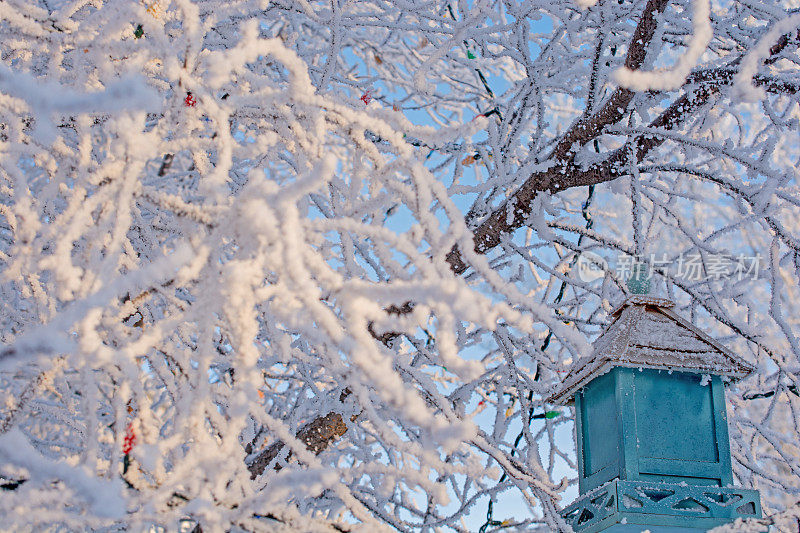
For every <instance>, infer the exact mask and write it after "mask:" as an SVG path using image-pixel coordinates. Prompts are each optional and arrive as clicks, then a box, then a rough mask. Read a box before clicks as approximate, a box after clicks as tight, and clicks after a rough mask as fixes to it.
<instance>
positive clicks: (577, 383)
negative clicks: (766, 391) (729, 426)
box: [548, 295, 753, 404]
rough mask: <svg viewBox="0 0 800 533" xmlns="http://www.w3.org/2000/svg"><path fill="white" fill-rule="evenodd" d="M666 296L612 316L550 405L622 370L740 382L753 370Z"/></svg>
mask: <svg viewBox="0 0 800 533" xmlns="http://www.w3.org/2000/svg"><path fill="white" fill-rule="evenodd" d="M674 306H675V303H674V302H672V301H671V300H668V299H666V298H656V297H654V296H646V295H633V296H630V297H628V298H627V299H626V300H625V301H624V302H623V303H622V304H621V305H619V306H618V307H617V308H616V309H614V310H613V311H612V312H611V317H612V321H611V324H610V325H609V326H608V327H607V328H606V329H605V331H604V332H603V333H602V334H601V335H600V337H598V339H597V340H596V341H595V342H594V350H593V352H592V354H591V355H590V356H589V357H585V358H583V359H581V360H579V361H578V362H577V363H576V364H574V365H573V367H572V370H570V372H569V374H567V376H566V377H565V378H564V381H562V382H561V384H560V385H559V386H558V387H557V388H556V390H555V391H554V392H553V393H552V395H551V396H550V398H549V399H548V403H553V404H562V403H567V402H569V401H570V400H571V399H572V397H573V395H574V394H575V392H577V391H578V390H579V389H580V388H582V387H583V386H584V385H586V384H587V383H588V382H589V381H591V380H592V379H594V378H595V377H597V376H599V375H601V374H604V373H605V372H608V370H609V369H611V368H612V367H616V366H625V367H633V368H657V369H663V370H681V371H689V372H701V373H705V374H715V375H719V376H727V377H729V378H732V379H739V378H742V377H744V376H746V375H747V374H749V373H750V372H752V370H753V368H752V367H751V366H750V365H749V364H748V363H747V362H745V361H743V360H742V359H740V358H738V357H736V356H735V355H733V354H732V353H731V352H729V351H728V349H727V348H725V347H724V346H722V345H721V344H719V343H718V342H717V341H715V340H714V339H712V338H711V337H709V336H708V335H706V334H705V333H703V332H702V331H700V330H699V329H698V328H697V327H695V326H694V325H692V324H691V323H690V322H688V321H687V320H685V319H684V318H682V317H681V316H679V315H677V314H676V313H675V312H673V311H672V307H674Z"/></svg>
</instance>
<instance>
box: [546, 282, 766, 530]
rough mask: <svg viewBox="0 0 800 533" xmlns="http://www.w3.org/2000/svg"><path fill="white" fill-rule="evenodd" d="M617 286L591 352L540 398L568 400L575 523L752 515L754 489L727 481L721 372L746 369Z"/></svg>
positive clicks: (637, 526) (657, 524)
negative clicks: (572, 419)
mask: <svg viewBox="0 0 800 533" xmlns="http://www.w3.org/2000/svg"><path fill="white" fill-rule="evenodd" d="M673 306H674V304H673V302H671V301H670V300H667V299H664V298H655V297H652V296H646V295H633V296H631V297H629V298H628V299H627V300H626V301H625V302H624V303H623V304H622V305H620V306H619V307H618V308H617V309H616V310H615V311H613V312H612V314H611V319H612V322H611V324H610V326H609V327H608V328H607V329H606V330H605V332H604V333H603V334H602V335H601V336H600V337H599V338H598V339H597V341H596V342H595V344H594V351H593V353H592V355H591V356H589V357H588V358H585V359H583V360H581V361H579V362H578V363H577V364H576V365H574V367H573V369H572V370H571V371H570V373H569V374H568V375H567V376H566V377H565V378H564V381H563V382H562V383H561V385H560V386H559V388H558V389H557V390H556V391H555V392H554V393H553V394H552V396H551V397H550V399H549V401H550V402H551V403H553V404H564V403H570V402H573V401H574V404H575V412H576V435H577V451H578V474H579V491H580V495H581V496H580V498H579V499H578V500H577V501H576V502H575V503H573V504H572V505H570V506H569V507H567V508H566V509H565V510H564V513H563V516H564V518H565V519H566V520H567V522H568V523H570V524H571V525H572V528H573V529H574V530H575V531H576V532H580V533H595V532H599V531H603V532H609V533H610V532H615V533H616V532H636V533H639V532H641V531H642V530H646V529H649V530H650V532H651V533H673V532H674V533H678V532H691V531H695V532H696V531H707V530H709V529H711V528H713V527H716V526H719V525H722V524H724V523H727V522H731V521H733V520H735V519H736V518H738V517H743V518H749V517H760V516H761V502H760V498H759V494H758V491H755V490H749V489H743V488H736V487H734V486H733V476H732V472H731V457H730V444H729V440H728V424H727V417H726V409H725V392H724V388H723V387H724V384H725V382H726V381H731V380H734V379H738V378H741V377H743V376H745V375H746V374H748V373H749V372H751V371H752V368H751V367H750V366H749V365H748V364H747V363H746V362H744V361H742V360H741V359H739V358H738V357H736V356H734V355H733V354H732V353H730V352H729V351H728V350H727V349H726V348H724V347H723V346H721V345H720V344H718V343H717V342H716V341H714V340H713V339H711V338H710V337H709V336H707V335H706V334H704V333H703V332H701V331H700V330H699V329H697V328H696V327H695V326H694V325H692V324H691V323H689V322H688V321H686V320H684V319H683V318H682V317H680V316H679V315H677V314H675V313H674V312H673V311H672V307H673Z"/></svg>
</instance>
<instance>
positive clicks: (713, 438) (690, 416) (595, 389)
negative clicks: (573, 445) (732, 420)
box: [575, 367, 733, 494]
mask: <svg viewBox="0 0 800 533" xmlns="http://www.w3.org/2000/svg"><path fill="white" fill-rule="evenodd" d="M575 407H576V414H577V416H576V424H577V426H576V430H577V435H578V459H579V461H578V463H579V465H578V466H579V474H580V479H579V489H580V491H581V493H582V494H583V493H585V492H588V491H590V490H592V489H594V488H596V487H599V486H601V485H603V484H604V483H606V482H608V481H610V480H612V479H614V478H620V479H623V480H638V481H654V482H664V483H682V482H685V483H689V484H692V485H716V486H726V485H729V484H731V483H732V481H733V480H732V475H731V464H730V448H729V440H728V428H727V418H726V413H725V397H724V390H723V384H722V381H721V378H720V377H719V376H702V375H700V374H697V373H694V372H669V371H666V370H654V369H642V370H639V369H635V368H623V367H616V368H613V369H612V370H611V371H610V372H608V373H606V374H604V375H602V376H598V377H597V378H595V379H594V380H592V381H591V382H590V383H589V384H587V385H586V386H585V387H584V388H583V389H582V390H581V392H580V393H579V394H577V395H576V397H575Z"/></svg>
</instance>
